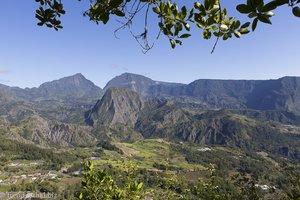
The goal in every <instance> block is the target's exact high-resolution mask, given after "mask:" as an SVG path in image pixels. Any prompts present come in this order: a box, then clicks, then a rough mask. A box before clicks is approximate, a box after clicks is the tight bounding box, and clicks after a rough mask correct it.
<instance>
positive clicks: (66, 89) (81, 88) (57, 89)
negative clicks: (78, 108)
mask: <svg viewBox="0 0 300 200" xmlns="http://www.w3.org/2000/svg"><path fill="white" fill-rule="evenodd" d="M38 90H39V93H40V94H39V95H40V96H43V97H46V98H56V97H60V98H61V97H63V98H67V99H72V98H86V97H93V98H99V97H100V96H101V93H102V89H101V88H99V87H98V86H96V85H95V84H94V83H93V82H92V81H90V80H88V79H86V78H85V77H84V76H83V75H82V74H81V73H77V74H75V75H72V76H68V77H64V78H61V79H58V80H54V81H51V82H46V83H43V84H42V85H40V87H39V88H38Z"/></svg>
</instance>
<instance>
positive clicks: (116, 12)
mask: <svg viewBox="0 0 300 200" xmlns="http://www.w3.org/2000/svg"><path fill="white" fill-rule="evenodd" d="M112 13H113V14H115V15H117V16H119V17H124V16H125V14H124V13H123V12H122V11H120V10H118V9H116V10H113V11H112Z"/></svg>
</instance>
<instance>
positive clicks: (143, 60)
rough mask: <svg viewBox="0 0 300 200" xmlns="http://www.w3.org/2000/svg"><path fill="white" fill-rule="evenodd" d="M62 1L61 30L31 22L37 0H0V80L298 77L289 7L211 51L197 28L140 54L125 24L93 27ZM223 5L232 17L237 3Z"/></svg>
mask: <svg viewBox="0 0 300 200" xmlns="http://www.w3.org/2000/svg"><path fill="white" fill-rule="evenodd" d="M64 2H65V7H66V11H67V14H66V16H64V17H63V18H62V20H63V25H64V29H63V30H61V31H59V32H56V31H54V30H51V29H47V28H41V27H38V26H37V25H36V23H37V21H36V19H35V17H34V14H35V9H36V8H37V4H36V3H35V1H33V0H31V1H24V0H18V1H11V0H3V1H2V2H1V3H2V4H1V8H0V26H1V29H0V30H1V31H0V83H2V84H5V85H10V86H19V87H23V88H24V87H37V86H39V85H40V84H41V83H43V82H46V81H51V80H54V79H58V78H61V77H64V76H69V75H72V74H75V73H78V72H80V73H82V74H83V75H84V76H85V77H86V78H88V79H90V80H92V81H93V82H94V83H95V84H96V85H99V86H100V87H104V85H105V84H106V83H107V81H108V80H110V79H111V78H113V77H114V76H117V75H120V74H121V73H124V72H131V73H137V74H142V75H145V76H148V77H150V78H152V79H154V80H161V81H170V82H181V83H189V82H191V81H193V80H195V79H203V78H209V79H275V78H279V77H282V76H300V65H299V57H298V56H299V52H300V40H299V35H300V26H299V25H300V19H299V18H298V19H297V18H295V17H293V16H292V13H291V11H290V9H289V8H284V9H280V10H279V11H277V13H276V16H275V17H274V18H273V25H272V26H269V25H264V24H259V25H258V28H257V31H255V32H254V33H252V34H250V35H247V36H244V37H243V38H241V39H233V40H229V41H226V42H220V43H219V45H218V46H217V49H216V51H215V53H214V54H213V55H211V54H210V51H211V48H212V46H213V43H214V41H213V40H212V41H204V40H203V39H201V35H200V34H201V32H200V31H199V30H195V31H194V32H193V36H192V37H191V38H189V39H187V40H185V41H184V45H183V46H182V47H178V48H176V49H175V50H172V49H171V48H170V46H169V43H168V40H167V39H166V38H165V37H161V38H160V39H159V40H158V41H156V43H155V46H154V48H153V49H152V50H150V51H149V52H148V53H147V54H143V53H142V52H141V49H140V47H139V45H138V44H137V43H136V42H135V41H134V39H133V38H132V37H131V36H130V34H129V33H128V32H127V31H126V30H124V31H121V32H120V33H119V37H120V39H116V38H115V37H114V34H113V31H114V30H115V28H117V27H118V23H116V22H115V21H114V20H112V21H111V22H110V23H109V24H108V25H106V26H103V25H95V24H93V23H91V22H89V21H88V19H87V18H84V17H82V12H83V11H84V9H85V8H86V4H85V3H84V2H78V1H76V0H72V1H64ZM241 2H242V1H241ZM224 3H226V4H225V6H227V7H229V9H230V11H231V12H232V14H233V15H235V14H236V12H235V11H234V9H232V8H234V6H235V3H232V2H231V3H230V2H229V1H226V2H225V1H224ZM151 19H152V20H155V18H151ZM138 21H139V20H138ZM138 24H139V22H138ZM155 24H156V22H155V23H150V28H152V27H153V28H152V29H151V30H152V33H153V34H156V32H157V27H156V26H155ZM141 28H142V27H141Z"/></svg>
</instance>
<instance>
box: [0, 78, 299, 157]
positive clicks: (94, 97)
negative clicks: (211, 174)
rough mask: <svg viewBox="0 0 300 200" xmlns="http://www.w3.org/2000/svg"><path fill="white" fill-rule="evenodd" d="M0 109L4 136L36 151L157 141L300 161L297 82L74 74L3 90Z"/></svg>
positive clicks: (296, 79) (1, 90)
mask: <svg viewBox="0 0 300 200" xmlns="http://www.w3.org/2000/svg"><path fill="white" fill-rule="evenodd" d="M0 105H1V109H0V116H1V123H0V125H1V130H0V131H1V133H2V136H4V137H8V138H11V139H16V140H18V141H23V142H26V143H32V144H37V145H40V146H78V145H80V146H85V145H91V144H94V143H95V142H96V141H97V140H101V139H103V138H105V139H112V140H117V141H135V140H138V139H142V138H157V137H158V138H167V139H170V140H174V141H187V142H192V143H198V144H208V145H229V146H232V147H238V148H243V149H246V150H254V151H261V150H264V151H267V152H269V153H273V154H275V155H277V154H280V155H282V156H286V157H289V158H292V159H296V160H300V149H299V148H300V145H299V140H300V138H299V137H300V134H299V133H300V129H299V128H298V127H297V126H298V125H299V124H300V116H299V114H300V78H299V77H284V78H281V79H277V80H262V81H254V80H196V81H194V82H192V83H190V84H180V83H166V82H161V81H154V80H151V79H149V78H147V77H144V76H141V75H136V74H129V73H125V74H122V75H120V76H117V77H115V78H114V79H112V80H111V81H109V82H108V83H107V85H106V86H105V87H104V89H101V88H100V87H98V86H96V85H95V84H93V83H92V82H91V81H89V80H87V79H86V78H85V77H84V76H83V75H81V74H75V75H74V76H70V77H65V78H62V79H59V80H55V81H51V82H47V83H44V84H42V85H41V86H40V87H38V88H26V89H20V88H17V87H8V86H5V85H0ZM9 130H10V131H9ZM24 130H26V131H25V132H24ZM282 149H283V150H282Z"/></svg>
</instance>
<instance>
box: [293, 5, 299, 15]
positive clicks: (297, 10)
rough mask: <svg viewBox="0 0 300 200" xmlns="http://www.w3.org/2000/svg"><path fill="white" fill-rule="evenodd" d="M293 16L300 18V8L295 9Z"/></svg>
mask: <svg viewBox="0 0 300 200" xmlns="http://www.w3.org/2000/svg"><path fill="white" fill-rule="evenodd" d="M293 14H294V15H295V16H296V17H300V8H299V7H298V6H296V7H294V8H293Z"/></svg>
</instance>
